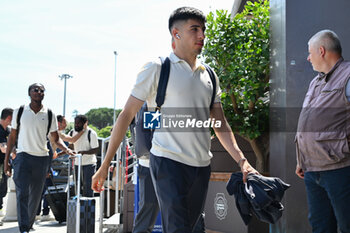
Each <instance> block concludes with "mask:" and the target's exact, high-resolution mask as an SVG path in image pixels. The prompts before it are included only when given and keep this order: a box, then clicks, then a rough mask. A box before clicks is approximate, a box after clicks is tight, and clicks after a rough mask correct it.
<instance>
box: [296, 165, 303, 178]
mask: <svg viewBox="0 0 350 233" xmlns="http://www.w3.org/2000/svg"><path fill="white" fill-rule="evenodd" d="M295 174H297V176H299V177H300V178H301V179H304V171H303V169H302V168H301V167H299V166H298V165H297V167H296V169H295Z"/></svg>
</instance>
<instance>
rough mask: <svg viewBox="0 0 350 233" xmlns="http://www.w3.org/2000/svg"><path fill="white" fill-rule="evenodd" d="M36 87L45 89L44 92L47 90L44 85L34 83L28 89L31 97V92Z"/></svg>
mask: <svg viewBox="0 0 350 233" xmlns="http://www.w3.org/2000/svg"><path fill="white" fill-rule="evenodd" d="M34 87H43V88H44V90H45V87H44V85H43V84H41V83H33V84H32V85H30V86H29V87H28V95H30V90H32V89H33V88H34Z"/></svg>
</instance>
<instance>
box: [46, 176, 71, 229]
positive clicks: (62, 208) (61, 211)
mask: <svg viewBox="0 0 350 233" xmlns="http://www.w3.org/2000/svg"><path fill="white" fill-rule="evenodd" d="M51 175H52V174H51ZM50 177H51V181H52V184H53V186H48V187H47V189H46V192H45V198H46V200H47V202H48V203H49V206H50V208H51V210H52V213H53V215H54V216H55V219H56V220H57V221H58V222H59V223H61V222H65V221H66V217H67V193H68V185H66V184H60V185H56V183H55V182H54V180H53V179H52V176H50ZM70 192H72V193H73V189H72V187H71V190H70Z"/></svg>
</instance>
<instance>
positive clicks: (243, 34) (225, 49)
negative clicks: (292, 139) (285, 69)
mask: <svg viewBox="0 0 350 233" xmlns="http://www.w3.org/2000/svg"><path fill="white" fill-rule="evenodd" d="M269 24H270V21H269V1H259V2H255V3H251V2H247V5H246V7H245V9H244V11H243V12H242V13H240V14H237V15H235V17H234V18H231V16H230V14H228V13H227V11H224V10H218V11H216V13H215V14H214V13H213V12H211V13H210V14H209V15H208V16H207V25H206V26H207V30H206V38H207V41H206V44H205V47H204V51H203V56H204V57H205V60H206V62H207V63H208V64H210V65H211V66H212V67H213V68H214V69H215V72H216V73H217V75H218V77H219V79H220V86H221V88H222V90H223V94H222V98H221V100H222V104H223V108H224V111H225V115H226V117H227V120H228V121H229V124H230V125H231V127H232V129H233V131H234V132H235V133H238V134H239V135H241V136H243V137H244V138H246V139H247V140H248V141H249V142H250V144H251V145H252V148H253V150H254V152H255V154H256V156H257V167H258V169H259V170H261V171H264V170H266V163H267V161H266V160H267V156H268V146H267V145H266V144H267V143H266V137H267V136H266V135H267V134H266V132H268V129H269V125H268V122H269V97H268V96H269V93H268V90H269V66H270V63H269V62H270V59H269V57H270V51H269V42H270V33H269Z"/></svg>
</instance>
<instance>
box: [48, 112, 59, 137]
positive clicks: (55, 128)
mask: <svg viewBox="0 0 350 233" xmlns="http://www.w3.org/2000/svg"><path fill="white" fill-rule="evenodd" d="M55 131H58V125H57V118H56V115H55V114H54V113H52V120H51V127H50V133H51V132H55Z"/></svg>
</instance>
